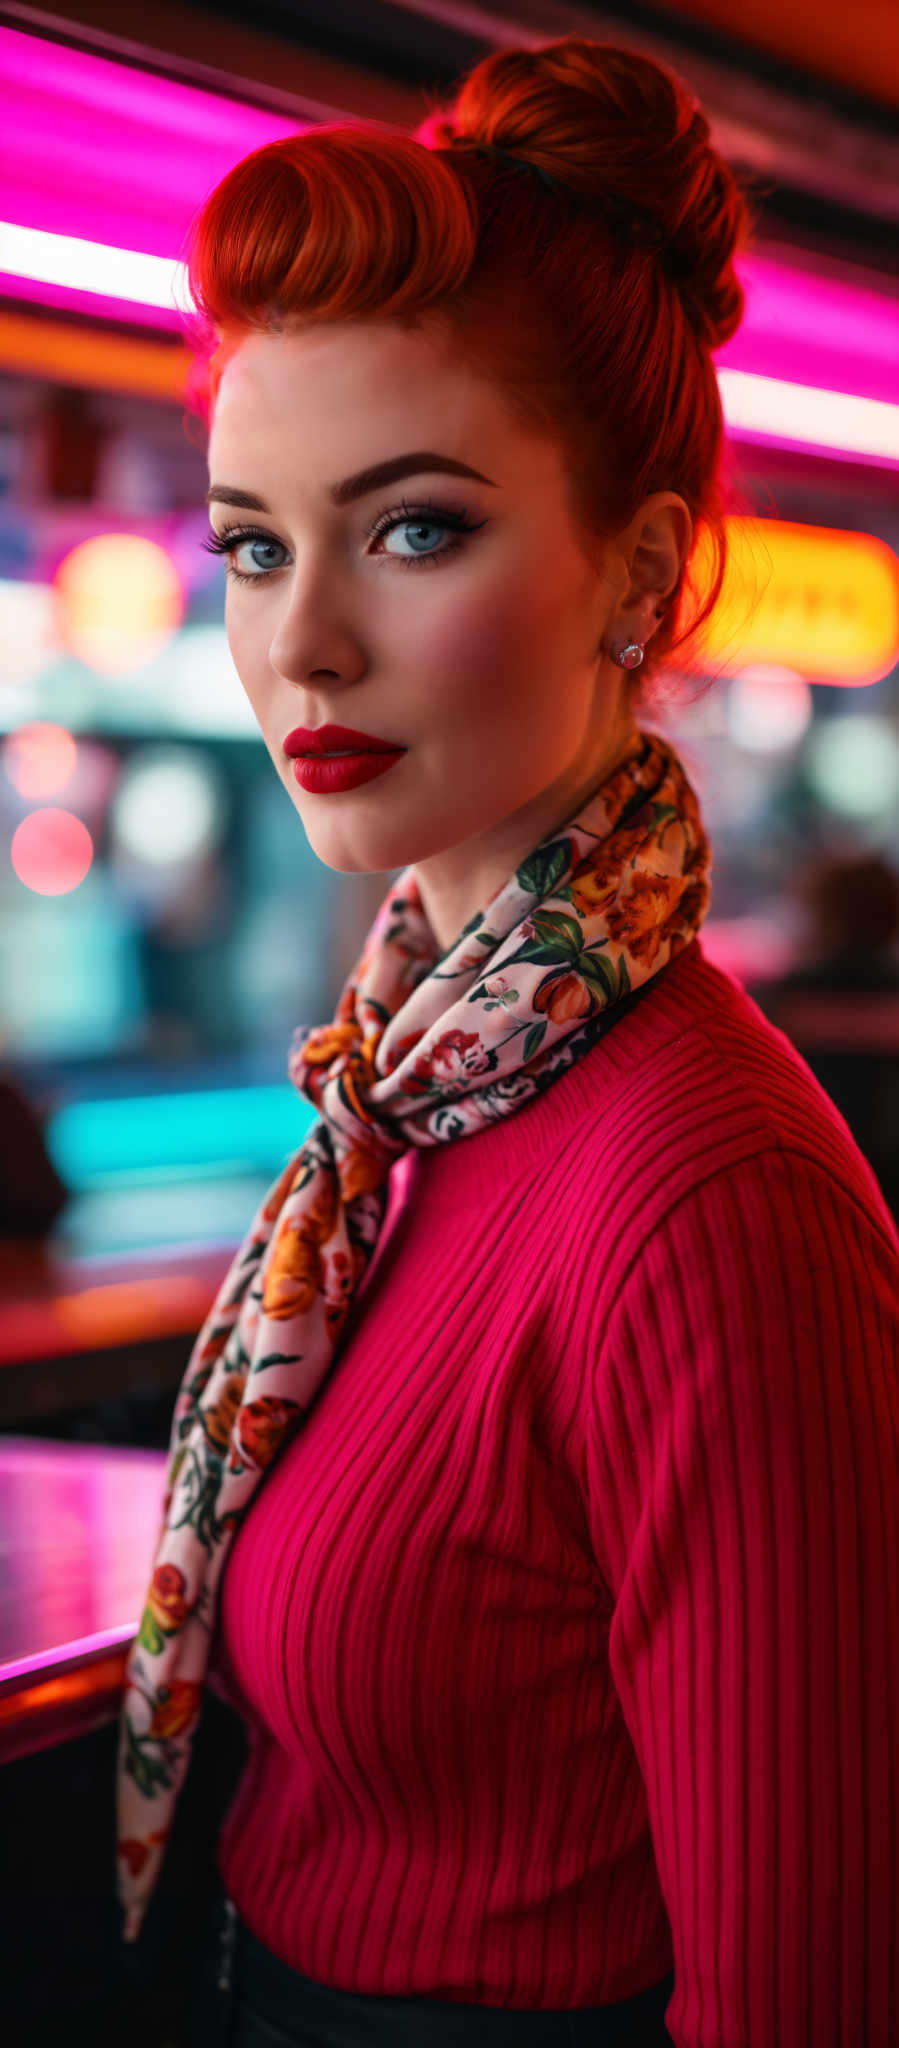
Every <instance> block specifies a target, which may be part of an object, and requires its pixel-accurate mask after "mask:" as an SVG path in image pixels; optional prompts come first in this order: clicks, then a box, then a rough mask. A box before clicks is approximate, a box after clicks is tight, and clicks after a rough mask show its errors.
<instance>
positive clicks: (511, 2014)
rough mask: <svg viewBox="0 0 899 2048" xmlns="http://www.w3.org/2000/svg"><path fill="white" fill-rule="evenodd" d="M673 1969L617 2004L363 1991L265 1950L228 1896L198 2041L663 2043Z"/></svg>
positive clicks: (212, 2045) (468, 2045)
mask: <svg viewBox="0 0 899 2048" xmlns="http://www.w3.org/2000/svg"><path fill="white" fill-rule="evenodd" d="M673 1989H674V1976H673V1973H672V1974H669V1975H668V1976H667V1977H664V1978H662V1980H661V1982H660V1983H658V1984H654V1985H652V1986H651V1987H650V1988H649V1989H648V1990H646V1991H641V1992H639V1993H638V1994H637V1995H636V1996H635V1997H634V1998H629V1999H625V2000H624V2001H623V2002H621V2003H619V2004H617V2005H602V2006H590V2007H576V2008H574V2009H573V2010H568V2009H566V2010H564V2011H552V2012H546V2011H533V2010H526V2011H525V2010H521V2009H512V2008H510V2007H500V2006H484V2005H465V2004H455V2003H441V2002H439V2001H436V2000H433V1999H429V1998H381V1997H366V1996H362V1995H360V1994H359V1993H357V1992H352V1991H339V1990H335V1989H334V1988H333V1987H332V1986H330V1985H326V1984H317V1983H314V1982H313V1981H312V1980H311V1979H310V1978H308V1977H303V1976H301V1975H300V1974H299V1973H298V1972H297V1971H296V1970H292V1969H290V1968H289V1966H288V1965H287V1964H286V1963H284V1962H282V1961H281V1959H280V1957H279V1956H275V1955H273V1954H272V1952H271V1950H270V1949H267V1948H265V1946H264V1945H263V1943H262V1942H261V1941H258V1940H257V1939H256V1936H255V1935H254V1934H252V1933H251V1932H250V1929H249V1928H248V1927H247V1926H246V1924H245V1922H244V1921H243V1920H241V1918H240V1916H239V1914H238V1913H237V1911H236V1908H235V1907H234V1906H233V1904H232V1903H231V1901H230V1900H227V1899H220V1900H219V1901H217V1902H216V1905H215V1908H214V1931H213V1941H212V1943H211V1945H210V1949H209V1953H208V1955H207V1957H206V1967H205V1970H204V1972H203V1975H202V1979H201V1983H200V1987H199V2009H198V2011H197V2012H196V2014H195V2024H194V2031H193V2035H192V2044H195V2048H280V2044H281V2043H283V2048H288V2044H291V2048H293V2044H296V2048H628V2044H630V2048H637V2044H639V2048H670V2043H671V2036H670V2034H669V2033H668V2030H667V2028H666V2026H665V2021H664V2014H665V2009H666V2007H667V2005H668V2003H669V2001H670V1998H671V1994H672V1991H673Z"/></svg>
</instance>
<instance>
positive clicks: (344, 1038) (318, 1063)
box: [300, 1024, 362, 1067]
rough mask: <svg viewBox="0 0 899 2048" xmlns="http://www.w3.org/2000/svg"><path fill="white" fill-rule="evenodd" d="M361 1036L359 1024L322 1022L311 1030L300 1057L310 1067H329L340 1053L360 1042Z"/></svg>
mask: <svg viewBox="0 0 899 2048" xmlns="http://www.w3.org/2000/svg"><path fill="white" fill-rule="evenodd" d="M361 1036H362V1033H361V1031H360V1029H359V1026H358V1024H320V1025H318V1026H317V1027H316V1029H315V1030H314V1031H310V1033H309V1036H308V1038H307V1040H306V1043H305V1045H304V1046H303V1048H302V1052H301V1055H300V1057H301V1058H302V1059H304V1060H305V1061H306V1063H307V1065H308V1066H310V1067H329V1066H330V1065H331V1061H332V1060H333V1059H336V1058H337V1057H338V1055H339V1054H340V1053H347V1052H349V1050H350V1047H351V1046H353V1045H356V1044H358V1041H359V1039H360V1038H361Z"/></svg>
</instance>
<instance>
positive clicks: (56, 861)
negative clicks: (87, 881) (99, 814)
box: [10, 808, 94, 896]
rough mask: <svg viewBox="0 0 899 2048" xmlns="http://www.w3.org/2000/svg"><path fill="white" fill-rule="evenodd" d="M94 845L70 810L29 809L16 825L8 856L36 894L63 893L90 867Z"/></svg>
mask: <svg viewBox="0 0 899 2048" xmlns="http://www.w3.org/2000/svg"><path fill="white" fill-rule="evenodd" d="M93 857H94V847H93V841H92V839H91V835H90V833H89V831H88V829H87V826H86V825H84V824H82V821H81V819H80V818H76V816H75V814H74V811H59V810H55V809H53V808H48V809H47V810H41V811H29V813H28V816H27V818H23V819H22V822H21V824H20V825H18V826H17V827H16V830H15V832H14V833H13V837H12V845H11V847H10V859H11V861H12V865H13V868H14V871H15V873H16V874H17V875H18V878H19V881H20V882H22V883H23V884H24V886H25V888H26V889H32V890H33V891H34V893H35V895H37V896H65V895H68V894H70V893H71V891H72V890H73V889H77V887H78V885H79V882H83V881H84V877H85V875H86V874H87V871H88V869H89V867H90V864H91V861H92V860H93Z"/></svg>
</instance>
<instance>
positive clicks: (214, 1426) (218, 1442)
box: [200, 1372, 244, 1451]
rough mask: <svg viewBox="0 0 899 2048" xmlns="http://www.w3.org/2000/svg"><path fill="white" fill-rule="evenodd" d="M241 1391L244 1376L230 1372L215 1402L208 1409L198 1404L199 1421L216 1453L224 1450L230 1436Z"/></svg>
mask: <svg viewBox="0 0 899 2048" xmlns="http://www.w3.org/2000/svg"><path fill="white" fill-rule="evenodd" d="M243 1390H244V1374H243V1373H240V1372H232V1373H229V1374H228V1378H227V1379H226V1381H225V1384H224V1386H223V1388H222V1391H221V1393H220V1394H219V1397H218V1400H217V1401H213V1402H212V1403H211V1405H210V1406H209V1407H208V1408H204V1406H203V1403H202V1401H201V1403H200V1419H201V1421H202V1424H203V1428H204V1429H205V1431H206V1435H207V1436H208V1438H209V1441H210V1443H211V1444H214V1445H215V1448H216V1450H217V1451H223V1450H224V1449H225V1446H226V1444H227V1442H228V1438H229V1437H230V1435H231V1430H232V1428H233V1425H234V1417H235V1415H236V1414H237V1411H238V1408H239V1407H240V1397H241V1395H242V1393H243Z"/></svg>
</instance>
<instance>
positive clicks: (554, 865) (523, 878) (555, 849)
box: [515, 839, 571, 898]
mask: <svg viewBox="0 0 899 2048" xmlns="http://www.w3.org/2000/svg"><path fill="white" fill-rule="evenodd" d="M570 860H571V840H570V839H557V840H556V843H555V845H554V846H543V847H540V848H539V849H538V851H537V852H536V853H532V854H530V855H529V857H528V859H527V860H526V861H523V862H522V865H521V867H520V868H518V869H517V871H516V875H515V880H516V881H517V883H518V886H519V888H520V889H527V891H528V893H529V895H531V896H539V897H541V898H542V897H544V896H551V895H552V893H553V889H554V887H555V884H556V882H558V881H560V880H561V878H562V876H563V875H564V873H565V870H566V868H567V867H568V865H569V863H570Z"/></svg>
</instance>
